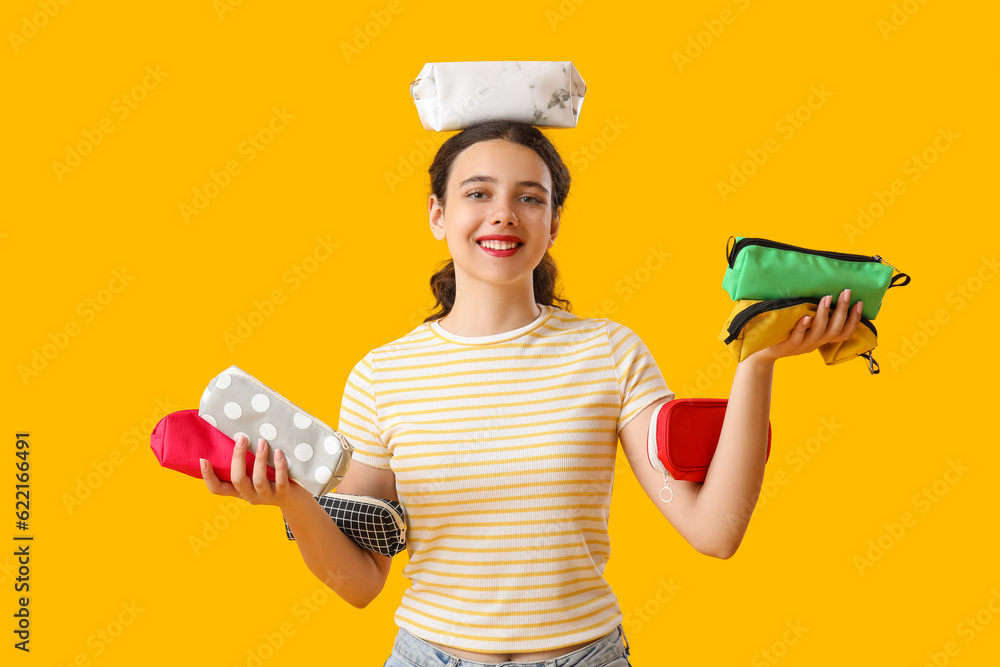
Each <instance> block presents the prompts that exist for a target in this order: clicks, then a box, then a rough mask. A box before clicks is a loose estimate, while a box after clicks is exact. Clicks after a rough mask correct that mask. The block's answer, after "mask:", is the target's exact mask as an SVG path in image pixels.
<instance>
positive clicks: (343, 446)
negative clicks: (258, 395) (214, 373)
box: [220, 366, 354, 452]
mask: <svg viewBox="0 0 1000 667" xmlns="http://www.w3.org/2000/svg"><path fill="white" fill-rule="evenodd" d="M223 373H234V374H236V375H239V376H240V377H242V378H245V379H247V380H249V381H250V384H252V385H254V386H256V387H257V388H259V389H262V390H263V391H264V393H268V394H270V395H272V396H273V397H274V398H275V399H278V400H279V401H281V402H282V403H283V404H284V405H285V406H287V407H289V408H292V409H293V410H295V411H296V412H301V413H302V414H303V415H304V416H306V417H308V418H309V419H311V420H313V421H315V422H319V424H321V425H322V426H323V427H325V428H327V429H329V430H330V431H331V432H332V433H333V434H334V435H336V436H337V439H339V440H340V447H341V449H343V450H344V451H346V452H353V451H354V446H353V445H352V444H350V442H349V441H348V440H347V438H345V437H344V436H342V435H341V434H340V433H339V432H338V431H337V430H336V429H333V428H330V426H328V425H327V423H326V422H324V421H323V420H322V419H317V418H316V417H314V416H312V415H311V414H309V413H308V412H306V411H305V410H303V409H302V408H300V407H299V406H297V405H295V404H294V403H292V402H291V401H289V400H288V399H287V398H285V397H284V396H282V395H281V394H279V393H278V392H276V391H274V390H273V389H271V388H270V387H268V386H266V385H264V384H263V383H262V382H261V381H260V380H258V379H257V378H255V377H254V376H252V375H250V374H249V373H247V372H246V371H245V370H243V369H242V368H239V367H238V366H230V367H229V368H227V369H226V370H225V371H223ZM221 374H222V373H220V375H221Z"/></svg>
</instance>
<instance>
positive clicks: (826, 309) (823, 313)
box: [743, 289, 862, 363]
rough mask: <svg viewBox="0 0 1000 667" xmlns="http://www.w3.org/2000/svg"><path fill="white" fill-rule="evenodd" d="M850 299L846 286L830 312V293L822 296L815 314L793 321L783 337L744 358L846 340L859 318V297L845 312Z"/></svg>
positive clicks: (798, 351)
mask: <svg viewBox="0 0 1000 667" xmlns="http://www.w3.org/2000/svg"><path fill="white" fill-rule="evenodd" d="M850 299H851V290H849V289H847V290H844V291H843V292H841V293H840V296H839V298H838V299H837V307H836V309H835V310H834V311H833V313H832V314H831V313H830V301H831V300H832V295H831V296H829V297H823V300H822V301H820V302H819V305H818V308H817V311H816V316H815V317H814V318H811V319H810V318H809V316H805V317H803V318H802V319H800V320H799V321H798V323H796V325H795V328H794V329H792V333H791V334H790V335H789V336H788V338H787V339H785V340H784V341H782V342H780V343H777V344H776V345H772V346H771V347H766V348H764V349H763V350H758V351H757V352H754V353H753V354H751V355H750V356H749V357H747V358H746V359H744V360H743V361H744V362H746V361H750V360H751V359H753V360H755V361H760V362H771V363H773V362H774V360H775V359H778V358H780V357H792V356H795V355H797V354H805V353H807V352H812V351H813V350H815V349H816V348H818V347H819V346H820V345H824V344H826V343H830V342H832V341H838V340H847V339H848V338H850V337H851V336H852V335H854V329H855V328H856V327H857V326H858V323H859V322H860V321H861V308H862V302H861V301H859V302H858V303H857V304H855V306H854V308H852V309H851V312H850V315H848V312H847V311H848V303H850Z"/></svg>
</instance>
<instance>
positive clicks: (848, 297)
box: [840, 289, 851, 302]
mask: <svg viewBox="0 0 1000 667" xmlns="http://www.w3.org/2000/svg"><path fill="white" fill-rule="evenodd" d="M840 298H841V299H843V300H844V301H845V302H849V301H850V300H851V290H850V289H845V290H844V293H843V294H841V295H840Z"/></svg>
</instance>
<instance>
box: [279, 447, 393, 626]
mask: <svg viewBox="0 0 1000 667" xmlns="http://www.w3.org/2000/svg"><path fill="white" fill-rule="evenodd" d="M295 486H297V485H295ZM336 491H337V492H338V493H352V494H357V495H365V496H375V497H376V498H387V499H390V500H396V501H398V498H397V496H396V476H395V475H394V474H393V472H392V471H391V470H380V469H378V468H372V467H370V466H366V465H364V464H363V463H358V462H352V463H351V465H350V467H349V468H348V469H347V475H345V477H344V480H343V481H342V482H341V483H340V485H339V486H338V487H337V489H336ZM282 513H283V514H284V516H285V520H286V521H288V527H289V528H290V529H291V531H292V533H293V534H294V535H295V542H296V544H298V547H299V551H300V552H301V553H302V559H303V560H304V561H305V563H306V566H307V567H308V568H309V570H310V571H311V572H312V573H313V574H315V575H316V576H317V577H318V578H319V579H320V581H322V582H323V583H325V584H326V585H327V586H329V587H330V588H332V589H333V590H334V591H335V592H336V593H337V595H339V596H340V597H341V598H343V599H344V600H346V601H347V602H349V603H350V604H352V605H353V606H355V607H357V608H358V609H363V608H364V607H366V606H367V605H368V604H369V603H370V602H371V601H372V600H374V599H375V598H376V597H377V596H378V594H379V593H380V592H381V591H382V588H383V587H384V586H385V581H386V579H387V578H388V576H389V568H390V566H391V565H392V559H391V558H390V557H388V556H384V555H382V554H377V553H373V552H371V551H368V550H366V549H363V548H361V547H360V546H358V545H357V544H356V543H355V542H354V541H353V540H352V539H351V538H349V537H347V535H345V534H344V533H343V532H342V531H341V530H340V528H338V527H337V524H336V523H334V522H333V521H331V520H330V515H329V514H327V513H326V512H325V511H324V510H323V508H322V507H320V505H319V503H317V502H316V500H315V499H314V498H313V497H312V495H311V494H309V493H308V492H307V493H306V494H305V497H304V498H302V499H301V500H300V501H299V502H292V503H287V504H286V505H285V506H283V507H282Z"/></svg>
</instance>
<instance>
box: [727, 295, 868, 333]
mask: <svg viewBox="0 0 1000 667" xmlns="http://www.w3.org/2000/svg"><path fill="white" fill-rule="evenodd" d="M820 300H821V299H817V298H815V297H808V296H799V297H790V298H787V299H768V300H765V301H760V302H758V303H755V304H753V305H752V306H747V307H746V308H744V309H743V310H741V311H740V313H739V314H738V315H737V316H736V317H734V318H733V321H732V322H730V323H729V329H728V331H729V336H728V337H727V338H726V340H725V343H726V345H729V344H730V343H732V342H733V341H734V340H736V338H737V337H738V336H739V335H740V331H742V330H743V327H745V326H746V325H747V322H749V321H750V320H752V319H753V318H755V317H757V316H758V315H760V314H761V313H766V312H767V311H769V310H779V309H781V308H788V307H790V306H797V305H799V304H801V303H814V304H816V305H817V306H818V305H819V302H820ZM833 309H834V306H832V305H831V307H830V310H833ZM859 321H860V322H861V324H864V325H865V326H866V327H868V328H869V329H871V332H872V333H873V334H874V335H875V337H876V338H877V337H878V331H876V330H875V325H874V324H873V323H872V321H871V320H869V319H868V318H867V317H865V316H864V315H862V316H861V319H860V320H859Z"/></svg>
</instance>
